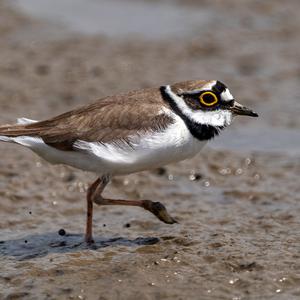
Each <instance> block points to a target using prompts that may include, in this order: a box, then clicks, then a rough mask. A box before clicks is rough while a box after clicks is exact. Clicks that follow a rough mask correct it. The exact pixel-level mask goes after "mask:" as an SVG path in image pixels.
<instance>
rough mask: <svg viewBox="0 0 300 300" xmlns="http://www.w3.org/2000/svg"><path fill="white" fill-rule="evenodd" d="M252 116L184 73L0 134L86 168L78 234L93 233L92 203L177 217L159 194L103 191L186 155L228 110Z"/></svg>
mask: <svg viewBox="0 0 300 300" xmlns="http://www.w3.org/2000/svg"><path fill="white" fill-rule="evenodd" d="M237 115H245V116H251V117H258V114H257V113H256V112H254V111H252V110H251V109H248V108H247V107H245V106H243V105H241V104H239V103H238V102H237V101H236V100H235V99H234V97H233V96H232V94H231V92H230V91H229V89H228V87H227V86H226V85H225V84H224V83H222V82H221V81H219V80H189V81H183V82H177V83H174V84H168V85H162V86H160V87H154V88H146V89H140V90H134V91H130V92H127V93H122V94H117V95H112V96H107V97H104V98H102V99H99V100H97V101H96V102H94V103H92V104H86V105H84V106H82V107H79V108H75V109H74V110H71V111H68V112H66V113H63V114H60V115H58V116H55V117H53V118H49V119H46V120H42V121H36V120H31V119H28V118H20V119H18V120H17V123H16V124H12V125H3V126H0V141H3V142H10V143H15V144H19V145H22V146H24V147H26V148H29V149H30V150H32V151H33V152H35V153H36V154H37V155H38V156H40V157H42V158H43V159H44V160H46V161H48V162H50V163H52V164H65V165H68V166H72V167H74V168H77V169H81V170H84V171H89V172H93V173H95V174H96V175H97V179H96V180H95V181H94V182H93V183H92V184H91V185H90V186H89V187H88V189H87V195H86V204H87V209H86V228H85V242H86V243H88V244H91V243H93V242H94V239H93V204H97V205H126V206H137V207H141V208H144V209H145V210H147V211H149V212H151V213H152V214H153V215H154V216H156V217H157V218H158V219H159V220H160V221H162V222H164V223H167V224H174V223H177V221H176V220H175V219H174V218H173V217H172V216H171V215H170V214H169V212H168V211H167V209H166V208H165V206H164V205H163V204H161V203H160V202H154V201H151V200H136V199H132V200H123V199H108V198H105V197H103V196H102V193H103V190H104V188H105V187H106V186H107V184H108V183H109V182H110V180H111V179H112V177H114V176H120V175H127V174H131V173H136V172H140V171H144V170H149V169H155V168H159V167H162V166H164V165H167V164H170V163H174V162H178V161H181V160H185V159H188V158H192V157H193V156H195V155H196V154H197V153H198V152H199V151H200V150H201V149H202V148H203V146H204V145H205V144H206V143H207V142H208V141H209V140H211V139H213V138H214V137H216V136H217V135H219V133H220V132H221V131H222V130H224V129H225V128H226V127H228V126H229V125H230V124H231V123H232V120H233V118H234V117H235V116H237Z"/></svg>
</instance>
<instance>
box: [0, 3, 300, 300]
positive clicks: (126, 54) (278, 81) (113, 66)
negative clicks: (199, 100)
mask: <svg viewBox="0 0 300 300" xmlns="http://www.w3.org/2000/svg"><path fill="white" fill-rule="evenodd" d="M145 2H146V3H148V4H149V3H152V5H159V4H158V3H159V2H158V1H145ZM162 2H163V3H167V5H174V6H176V7H177V8H176V9H180V8H181V7H184V10H185V11H186V10H187V11H188V10H189V9H191V10H196V9H200V8H199V4H197V3H198V2H196V1H194V2H193V1H188V2H189V4H188V5H186V4H184V2H183V1H177V4H176V5H175V4H170V3H171V2H170V1H162ZM226 3H227V4H225V3H224V2H221V1H214V2H209V1H201V5H202V8H203V7H205V10H206V11H208V13H209V15H210V16H211V19H208V20H205V22H204V25H203V20H200V21H199V26H198V27H197V24H193V28H194V30H192V31H189V28H187V29H186V30H187V33H186V34H185V35H184V36H182V37H178V36H172V35H171V34H170V36H169V35H168V36H169V37H168V38H166V37H163V38H161V37H160V36H158V37H156V36H149V37H147V38H142V37H141V36H135V35H134V34H130V36H126V38H124V37H123V38H122V37H118V36H116V35H114V34H110V33H109V32H108V33H107V34H106V35H104V34H103V32H98V33H97V34H96V35H95V32H90V33H86V32H81V33H80V32H76V33H75V32H73V30H74V28H72V26H71V25H70V28H67V26H66V27H64V25H63V24H60V23H59V22H57V23H53V22H52V23H51V22H46V21H43V20H41V19H40V20H38V19H37V18H35V17H33V16H32V17H30V16H28V15H26V12H25V11H24V12H21V10H20V9H17V8H16V7H13V6H9V5H8V1H0V37H1V51H0V111H1V113H0V121H1V122H0V123H1V124H2V123H11V122H14V120H15V119H16V118H17V117H23V116H26V117H28V118H32V119H44V118H47V117H50V116H53V115H55V114H58V113H60V112H63V111H66V110H68V109H72V108H73V107H76V106H78V105H81V104H85V103H89V102H92V101H93V100H95V99H97V98H100V97H102V96H105V95H108V94H114V93H118V92H121V91H127V90H131V89H134V88H144V87H149V86H156V85H160V84H161V83H170V82H176V81H180V80H186V79H190V78H216V77H217V78H218V79H220V80H222V81H224V82H226V83H227V84H228V85H229V87H230V88H231V90H232V93H233V94H234V95H235V96H236V98H237V99H238V100H239V101H240V102H242V103H243V104H245V105H248V106H249V107H252V108H253V109H255V110H256V111H258V112H259V113H260V118H259V119H248V118H242V117H241V118H238V119H236V120H235V122H234V124H233V125H232V126H231V127H230V128H228V129H227V131H226V133H224V135H222V136H220V137H219V138H218V139H217V140H216V141H214V142H213V143H211V144H209V145H208V146H207V147H206V148H205V149H204V150H203V152H201V154H199V155H198V156H197V157H195V158H194V159H192V160H190V161H184V162H180V163H178V164H174V165H170V166H166V167H165V168H163V169H160V170H153V171H148V172H143V173H140V174H134V175H131V176H126V177H119V178H115V179H114V180H113V182H112V183H111V184H110V185H109V187H108V188H107V190H106V194H107V195H109V196H110V197H114V198H117V197H123V198H124V199H130V198H140V199H143V198H145V199H153V200H157V201H161V202H162V203H164V204H165V205H166V206H167V208H168V210H169V212H170V213H171V214H172V215H173V216H174V217H175V218H176V219H177V220H178V221H179V224H176V225H172V226H170V225H165V224H163V223H160V222H159V221H158V220H156V219H155V218H154V217H153V216H152V215H150V214H148V213H147V212H145V211H141V210H139V209H138V208H136V209H135V208H118V207H95V217H94V234H95V240H96V243H95V245H93V246H92V247H87V246H86V245H85V244H84V243H82V241H83V232H84V225H85V191H86V188H87V184H88V183H89V182H91V181H92V180H93V179H94V177H95V176H94V175H93V174H88V173H83V172H80V171H78V170H75V169H71V168H67V167H64V166H51V165H49V164H48V163H46V162H44V161H41V160H40V159H39V158H38V157H37V156H35V155H34V154H33V153H31V152H29V151H28V150H26V149H23V148H21V147H18V146H15V145H8V144H4V143H2V144H0V148H1V152H0V153H1V160H0V178H1V180H0V199H1V201H0V217H1V218H0V228H1V230H0V267H1V271H0V298H1V299H101V300H102V299H236V300H237V299H299V297H300V254H299V249H300V234H299V232H300V231H299V229H300V217H299V215H300V204H299V203H300V202H299V201H300V196H299V193H300V184H299V183H300V182H299V174H300V144H299V143H300V138H299V137H300V136H299V128H300V119H299V111H300V110H299V108H300V107H299V103H300V102H299V92H300V90H299V80H300V75H299V74H300V73H299V70H300V69H299V63H298V62H299V60H300V54H299V51H296V49H299V43H300V39H299V32H300V20H299V19H298V18H297V12H298V11H299V8H300V5H299V2H298V1H290V2H289V6H288V7H287V6H284V5H283V4H282V2H281V1H272V4H263V3H261V4H260V3H258V2H256V1H248V2H247V3H246V4H245V5H244V6H243V7H241V6H240V5H239V3H240V2H239V1H234V0H231V1H228V2H226ZM228 5H229V6H230V9H228ZM186 13H187V14H188V12H186ZM65 25H66V24H65ZM200 25H201V26H200ZM75 31H76V30H75ZM153 32H155V30H154V29H153ZM168 34H169V33H168ZM231 141H232V142H231ZM61 229H64V231H65V232H64V231H62V230H61ZM59 231H60V232H59ZM59 233H60V234H61V235H60V234H59Z"/></svg>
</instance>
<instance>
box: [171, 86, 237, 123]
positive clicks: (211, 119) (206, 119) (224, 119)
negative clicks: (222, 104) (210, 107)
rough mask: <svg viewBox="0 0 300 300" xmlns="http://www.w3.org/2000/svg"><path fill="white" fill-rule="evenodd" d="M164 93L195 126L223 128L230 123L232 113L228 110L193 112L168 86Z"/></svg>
mask: <svg viewBox="0 0 300 300" xmlns="http://www.w3.org/2000/svg"><path fill="white" fill-rule="evenodd" d="M166 93H167V94H168V95H169V97H170V98H172V99H173V101H174V102H175V103H176V105H177V107H178V108H179V109H180V110H181V112H182V113H183V114H184V115H185V116H187V117H188V118H189V119H190V120H192V121H193V122H195V123H197V124H203V125H211V126H218V127H224V126H228V125H230V124H231V122H232V112H231V111H230V110H214V111H203V110H197V111H194V110H192V109H191V108H189V107H188V106H187V104H186V103H185V101H184V100H183V99H182V98H181V97H180V96H178V95H177V94H175V93H174V92H173V91H172V90H171V87H170V86H169V85H167V86H166Z"/></svg>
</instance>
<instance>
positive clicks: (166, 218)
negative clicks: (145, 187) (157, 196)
mask: <svg viewBox="0 0 300 300" xmlns="http://www.w3.org/2000/svg"><path fill="white" fill-rule="evenodd" d="M142 202H143V204H142V206H143V208H144V209H146V210H148V211H150V212H151V213H153V214H154V215H155V216H156V217H157V218H158V219H159V220H160V221H162V222H164V223H166V224H174V223H178V222H177V221H176V220H175V219H174V218H173V217H171V216H170V214H169V213H168V211H167V209H166V208H165V206H164V205H162V204H161V203H160V202H153V201H151V200H143V201H142Z"/></svg>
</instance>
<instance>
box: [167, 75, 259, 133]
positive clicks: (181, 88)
mask: <svg viewBox="0 0 300 300" xmlns="http://www.w3.org/2000/svg"><path fill="white" fill-rule="evenodd" d="M163 88H164V89H165V93H166V94H167V95H168V97H169V98H170V100H172V101H173V104H174V107H175V106H176V107H177V109H178V110H179V111H180V112H182V114H184V115H185V116H186V117H188V118H189V119H191V120H193V121H194V122H196V123H199V124H206V125H211V126H218V127H226V126H228V125H230V123H231V121H232V118H233V117H234V116H235V115H244V116H250V117H258V114H257V113H255V112H254V111H252V110H251V109H249V108H247V107H245V106H243V105H241V104H240V103H238V102H237V101H236V100H235V99H234V97H233V96H232V94H231V92H230V91H229V89H228V87H227V86H226V85H225V84H224V83H222V82H220V81H217V80H209V81H204V80H193V81H185V82H180V83H176V84H173V85H170V86H164V87H163Z"/></svg>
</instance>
